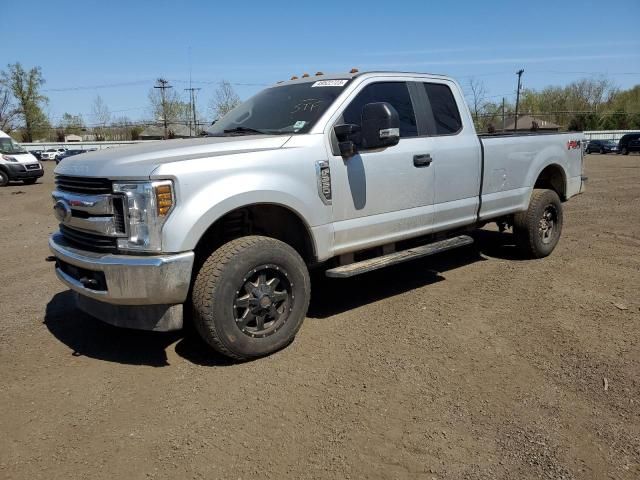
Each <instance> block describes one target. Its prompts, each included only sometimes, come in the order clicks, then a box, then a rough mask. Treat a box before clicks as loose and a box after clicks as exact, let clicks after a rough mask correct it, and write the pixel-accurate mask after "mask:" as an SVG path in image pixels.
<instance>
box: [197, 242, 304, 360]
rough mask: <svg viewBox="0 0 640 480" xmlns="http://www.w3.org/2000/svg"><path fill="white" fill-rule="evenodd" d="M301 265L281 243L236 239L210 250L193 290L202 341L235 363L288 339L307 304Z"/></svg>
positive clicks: (275, 349) (302, 262)
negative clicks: (212, 250)
mask: <svg viewBox="0 0 640 480" xmlns="http://www.w3.org/2000/svg"><path fill="white" fill-rule="evenodd" d="M309 292H310V281H309V272H308V271H307V267H306V265H305V263H304V261H303V260H302V258H301V257H300V255H298V253H297V252H296V251H295V250H294V249H293V248H291V247H290V246H289V245H287V244H286V243H283V242H281V241H279V240H275V239H273V238H268V237H261V236H249V237H242V238H239V239H236V240H233V241H231V242H229V243H226V244H225V245H223V246H222V247H220V248H219V249H218V250H216V251H215V252H213V253H212V254H211V255H210V256H209V258H208V259H207V260H206V261H205V262H204V264H203V265H202V267H201V268H200V270H199V272H198V274H197V276H196V280H195V283H194V287H193V295H192V303H193V320H194V323H195V326H196V328H197V330H198V332H199V333H200V335H201V336H202V338H203V339H204V340H205V341H206V342H207V343H208V344H209V345H210V346H211V347H213V348H214V349H215V350H217V351H218V352H220V353H222V354H223V355H226V356H228V357H231V358H234V359H236V360H248V359H251V358H256V357H261V356H264V355H268V354H270V353H273V352H275V351H277V350H279V349H281V348H283V347H285V346H286V345H288V344H289V343H291V342H292V341H293V339H294V338H295V335H296V333H297V332H298V330H299V329H300V327H301V326H302V322H303V321H304V318H305V315H306V313H307V308H308V306H309Z"/></svg>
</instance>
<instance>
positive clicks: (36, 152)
mask: <svg viewBox="0 0 640 480" xmlns="http://www.w3.org/2000/svg"><path fill="white" fill-rule="evenodd" d="M29 153H30V154H31V155H33V156H34V157H35V158H36V160H41V159H42V150H29Z"/></svg>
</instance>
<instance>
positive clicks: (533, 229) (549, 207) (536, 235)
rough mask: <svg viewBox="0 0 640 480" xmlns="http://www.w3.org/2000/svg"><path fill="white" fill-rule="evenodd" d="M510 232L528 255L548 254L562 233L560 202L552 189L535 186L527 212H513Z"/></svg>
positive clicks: (533, 256) (540, 255)
mask: <svg viewBox="0 0 640 480" xmlns="http://www.w3.org/2000/svg"><path fill="white" fill-rule="evenodd" d="M513 232H514V234H515V237H516V242H517V245H518V248H519V249H520V250H521V251H522V253H523V254H524V255H525V256H526V257H528V258H542V257H546V256H547V255H549V254H550V253H551V252H552V251H553V249H554V248H555V247H556V245H557V244H558V241H559V240H560V234H561V232H562V202H561V201H560V197H559V196H558V194H557V193H556V192H554V191H553V190H546V189H538V188H537V189H534V190H533V194H532V195H531V201H530V202H529V208H528V209H527V211H526V212H520V213H518V214H516V216H515V218H514V224H513Z"/></svg>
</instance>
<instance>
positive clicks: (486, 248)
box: [471, 229, 527, 261]
mask: <svg viewBox="0 0 640 480" xmlns="http://www.w3.org/2000/svg"><path fill="white" fill-rule="evenodd" d="M471 235H472V237H473V239H474V240H475V244H474V247H475V248H476V250H477V251H478V252H480V253H481V254H482V255H485V256H486V257H491V258H500V259H502V260H513V261H522V260H527V259H526V258H524V257H523V256H522V254H521V253H520V251H519V250H518V248H517V247H516V239H515V236H514V235H513V233H511V232H502V233H500V232H498V231H496V230H484V229H481V230H476V231H474V232H473V233H472V234H471Z"/></svg>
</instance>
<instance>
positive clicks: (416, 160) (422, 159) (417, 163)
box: [413, 153, 433, 168]
mask: <svg viewBox="0 0 640 480" xmlns="http://www.w3.org/2000/svg"><path fill="white" fill-rule="evenodd" d="M431 162H433V158H431V155H429V154H428V153H425V154H423V155H414V156H413V166H414V167H418V168H420V167H428V166H429V165H431Z"/></svg>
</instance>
